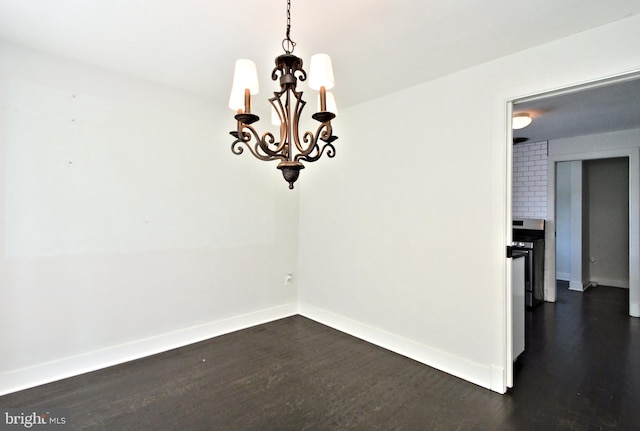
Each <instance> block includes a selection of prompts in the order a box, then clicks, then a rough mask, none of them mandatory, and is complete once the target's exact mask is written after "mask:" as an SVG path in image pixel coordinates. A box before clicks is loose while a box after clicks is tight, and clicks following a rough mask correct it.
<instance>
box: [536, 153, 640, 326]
mask: <svg viewBox="0 0 640 431" xmlns="http://www.w3.org/2000/svg"><path fill="white" fill-rule="evenodd" d="M614 157H628V158H629V316H631V317H640V203H639V202H638V201H639V200H640V198H639V195H638V192H639V191H640V172H639V171H640V170H639V169H638V168H639V167H640V143H638V146H636V147H633V148H619V149H618V148H612V149H607V150H601V151H584V152H579V153H571V154H559V155H554V154H552V155H549V157H548V159H547V187H548V189H547V217H548V224H547V232H546V243H545V254H546V256H547V258H546V261H547V265H546V267H545V300H547V298H548V301H550V302H555V300H556V296H557V291H556V277H555V274H556V242H555V219H556V211H555V206H556V164H557V163H558V162H567V161H573V160H581V161H585V160H597V159H609V158H614ZM634 167H635V169H634Z"/></svg>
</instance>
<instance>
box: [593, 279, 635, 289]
mask: <svg viewBox="0 0 640 431" xmlns="http://www.w3.org/2000/svg"><path fill="white" fill-rule="evenodd" d="M591 281H592V282H594V283H597V284H598V286H610V287H620V288H622V289H628V288H629V279H624V280H623V279H619V278H602V277H593V279H592V280H591Z"/></svg>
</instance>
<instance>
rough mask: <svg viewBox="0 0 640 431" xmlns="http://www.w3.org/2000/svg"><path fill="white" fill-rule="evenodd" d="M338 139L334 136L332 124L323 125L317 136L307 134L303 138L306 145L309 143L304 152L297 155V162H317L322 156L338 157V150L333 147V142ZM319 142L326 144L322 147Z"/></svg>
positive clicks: (319, 128)
mask: <svg viewBox="0 0 640 431" xmlns="http://www.w3.org/2000/svg"><path fill="white" fill-rule="evenodd" d="M336 139H338V137H337V136H333V132H332V127H331V123H329V122H327V123H322V124H321V125H320V126H319V127H318V130H317V131H316V133H315V134H313V133H311V132H306V133H305V134H304V137H303V141H304V142H305V143H309V145H308V146H307V148H306V149H305V150H304V151H301V152H300V153H299V154H298V155H296V157H295V160H306V161H308V162H315V161H316V160H318V159H319V158H320V157H321V156H322V154H324V153H325V151H326V154H327V157H329V158H332V157H334V156H335V155H336V148H335V147H334V146H333V143H332V142H333V141H335V140H336ZM318 140H323V141H325V142H326V144H324V145H323V146H322V147H320V145H319V144H318Z"/></svg>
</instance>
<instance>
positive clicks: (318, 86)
mask: <svg viewBox="0 0 640 431" xmlns="http://www.w3.org/2000/svg"><path fill="white" fill-rule="evenodd" d="M290 31H291V0H287V33H286V38H285V39H284V40H283V41H282V48H283V49H284V52H285V53H284V54H282V55H280V56H278V57H277V58H276V60H275V62H276V67H275V68H274V69H273V72H272V73H271V79H273V80H274V81H275V80H277V79H278V78H279V79H280V91H274V93H273V94H274V97H272V98H270V99H269V103H271V106H272V120H273V122H274V123H275V124H276V125H279V126H280V139H279V141H277V140H276V138H275V136H274V135H273V134H272V133H270V132H265V133H264V134H263V135H262V136H260V135H259V134H258V132H257V131H256V129H255V128H254V127H253V126H252V124H253V123H255V122H256V121H258V120H259V119H260V117H258V116H257V115H255V114H252V113H251V96H252V95H255V94H257V93H258V74H257V71H256V65H255V63H254V62H253V61H251V60H244V59H243V60H238V61H236V66H235V72H234V76H233V86H232V88H231V97H230V99H229V108H231V109H233V110H234V111H236V112H237V114H236V115H235V119H236V120H237V129H236V130H234V131H232V132H230V133H231V135H232V136H233V137H234V138H235V141H233V143H232V144H231V151H232V152H233V153H234V154H242V153H243V151H244V147H245V146H246V148H248V149H249V151H250V152H251V154H253V155H254V156H255V157H256V158H258V159H260V160H264V161H271V160H280V163H279V164H278V169H280V170H281V171H282V175H283V177H284V179H285V181H287V182H288V183H289V188H290V189H293V183H295V181H296V180H297V179H298V175H299V174H300V170H301V169H304V165H303V164H302V161H303V160H304V161H307V162H315V161H316V160H318V159H319V158H320V157H321V156H322V154H323V153H325V152H326V153H327V157H333V156H335V147H334V146H333V144H332V142H333V141H335V140H336V139H338V137H337V136H334V135H333V128H332V127H331V120H333V119H334V118H335V116H336V108H335V101H334V98H333V95H332V94H331V93H329V92H328V91H327V90H329V89H331V88H332V87H333V85H334V79H333V68H332V65H331V58H330V57H329V56H328V55H327V54H316V55H314V56H312V57H311V68H310V70H309V87H311V88H312V89H314V90H318V91H319V107H318V112H316V113H315V114H313V115H312V116H311V117H312V118H313V119H314V120H316V121H318V122H319V123H320V125H319V126H318V129H317V130H316V132H315V133H313V132H305V133H304V134H303V135H302V139H301V138H300V132H299V122H300V115H301V113H302V110H303V108H304V106H305V105H306V102H305V101H304V100H302V91H299V90H298V89H297V83H298V80H300V81H305V80H306V79H307V73H306V72H305V71H304V69H303V68H302V59H301V58H299V57H297V56H295V55H293V50H294V48H295V46H296V44H295V42H294V41H292V40H291V38H290V36H289V34H290ZM331 105H333V106H331ZM319 141H324V143H321V142H319ZM243 145H244V146H243Z"/></svg>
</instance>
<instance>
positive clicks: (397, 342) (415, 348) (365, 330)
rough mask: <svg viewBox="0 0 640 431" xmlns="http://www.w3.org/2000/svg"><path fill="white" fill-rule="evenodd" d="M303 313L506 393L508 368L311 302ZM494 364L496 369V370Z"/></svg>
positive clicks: (462, 377) (355, 335)
mask: <svg viewBox="0 0 640 431" xmlns="http://www.w3.org/2000/svg"><path fill="white" fill-rule="evenodd" d="M299 313H300V314H301V315H302V316H304V317H307V318H309V319H311V320H314V321H316V322H318V323H322V324H323V325H327V326H329V327H331V328H334V329H337V330H338V331H342V332H345V333H347V334H349V335H352V336H354V337H357V338H360V339H362V340H365V341H367V342H369V343H372V344H375V345H377V346H380V347H383V348H385V349H387V350H390V351H392V352H395V353H398V354H400V355H402V356H406V357H408V358H411V359H413V360H415V361H418V362H421V363H423V364H425V365H428V366H430V367H433V368H437V369H438V370H440V371H444V372H445V373H448V374H451V375H454V376H456V377H459V378H461V379H464V380H467V381H469V382H471V383H475V384H476V385H479V386H482V387H484V388H486V389H491V390H494V391H496V392H499V393H504V388H505V381H504V372H503V371H501V370H502V369H501V368H499V367H491V366H486V365H481V364H478V363H475V362H472V361H469V360H467V359H465V358H462V357H459V356H456V355H453V354H451V353H447V352H444V351H442V350H438V349H435V348H433V347H431V346H428V345H426V344H422V343H419V342H416V341H413V340H410V339H408V338H404V337H401V336H399V335H395V334H392V333H389V332H386V331H384V330H382V329H379V328H375V327H373V326H370V325H367V324H365V323H361V322H358V321H356V320H352V319H350V318H347V317H344V316H341V315H338V314H335V313H333V312H330V311H327V310H324V309H320V308H317V307H315V306H312V305H309V304H305V303H301V304H300V311H299ZM492 368H495V369H493V370H492Z"/></svg>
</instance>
